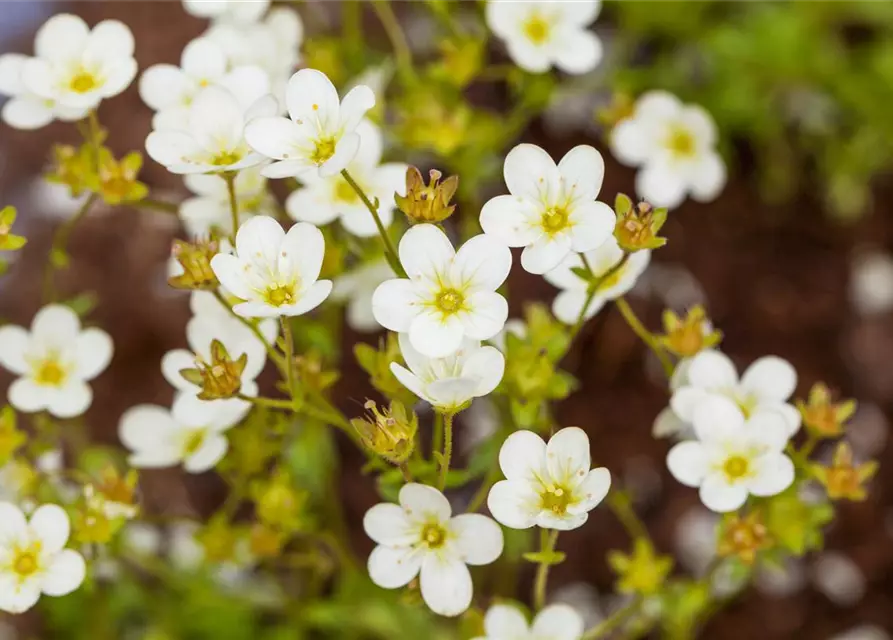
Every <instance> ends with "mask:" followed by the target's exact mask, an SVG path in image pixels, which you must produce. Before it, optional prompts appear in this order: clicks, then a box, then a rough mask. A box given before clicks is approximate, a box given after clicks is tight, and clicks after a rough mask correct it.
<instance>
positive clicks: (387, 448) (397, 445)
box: [350, 400, 419, 464]
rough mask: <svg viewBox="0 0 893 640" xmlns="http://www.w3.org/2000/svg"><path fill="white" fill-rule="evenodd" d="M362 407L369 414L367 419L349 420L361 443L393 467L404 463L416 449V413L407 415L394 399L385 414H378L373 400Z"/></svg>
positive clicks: (383, 412) (400, 404) (379, 412)
mask: <svg viewBox="0 0 893 640" xmlns="http://www.w3.org/2000/svg"><path fill="white" fill-rule="evenodd" d="M364 407H365V408H366V410H367V411H368V412H369V413H368V414H367V415H366V417H364V418H354V419H353V420H351V421H350V424H351V425H353V428H354V429H356V431H357V433H358V434H359V435H360V438H361V439H362V441H363V444H364V445H366V447H367V448H368V449H370V450H371V451H373V452H374V453H375V454H377V455H379V456H381V457H382V458H384V459H386V460H388V461H389V462H391V463H393V464H401V463H403V462H406V460H407V459H408V458H409V456H410V455H412V451H413V448H414V447H415V434H416V431H417V430H418V427H419V421H418V417H417V416H416V414H415V413H411V414H407V412H406V408H405V407H404V406H403V404H402V403H401V402H398V401H396V400H395V401H393V402H391V405H390V407H389V408H388V409H385V410H384V411H379V409H378V406H377V405H376V404H375V402H374V401H372V400H369V401H367V402H366V404H365V405H364Z"/></svg>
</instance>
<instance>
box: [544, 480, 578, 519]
mask: <svg viewBox="0 0 893 640" xmlns="http://www.w3.org/2000/svg"><path fill="white" fill-rule="evenodd" d="M572 495H573V494H572V492H571V491H570V490H569V489H567V487H562V486H561V485H551V484H550V485H547V486H546V487H544V490H543V491H542V493H540V509H543V510H544V511H551V512H552V513H554V514H555V515H556V516H563V515H564V514H565V513H567V507H568V505H570V504H571V498H572Z"/></svg>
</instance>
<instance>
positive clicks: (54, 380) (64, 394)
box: [0, 304, 112, 418]
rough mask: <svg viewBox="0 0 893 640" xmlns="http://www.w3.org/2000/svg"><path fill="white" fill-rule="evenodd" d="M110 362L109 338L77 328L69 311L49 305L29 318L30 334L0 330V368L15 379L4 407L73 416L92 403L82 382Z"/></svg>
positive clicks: (90, 393)
mask: <svg viewBox="0 0 893 640" xmlns="http://www.w3.org/2000/svg"><path fill="white" fill-rule="evenodd" d="M111 359H112V339H111V338H110V337H109V335H108V334H107V333H106V332H105V331H103V330H101V329H95V328H90V329H82V328H81V321H80V319H79V318H78V317H77V314H75V312H74V311H72V310H71V309H70V308H68V307H66V306H63V305H58V304H50V305H47V306H45V307H43V308H42V309H41V310H40V311H38V312H37V315H35V316H34V320H33V321H32V322H31V330H30V331H28V330H27V329H24V328H22V327H16V326H13V325H6V326H4V327H0V365H3V367H5V368H6V369H8V370H10V371H11V372H13V373H14V374H16V375H18V376H20V377H19V378H18V379H17V380H16V381H15V382H13V383H12V384H11V385H10V387H9V391H8V398H9V403H10V404H11V405H12V406H13V407H15V408H16V409H18V410H19V411H24V412H26V413H33V412H35V411H41V410H46V411H49V412H50V413H51V414H52V415H54V416H56V417H57V418H73V417H75V416H79V415H81V414H82V413H84V411H86V410H87V409H88V408H89V406H90V404H91V403H92V402H93V390H92V389H91V388H90V385H88V384H87V382H88V381H90V380H92V379H93V378H95V377H96V376H98V375H99V374H100V373H102V372H103V371H104V370H105V368H106V367H107V366H108V364H109V362H110V361H111Z"/></svg>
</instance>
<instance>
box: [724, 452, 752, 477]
mask: <svg viewBox="0 0 893 640" xmlns="http://www.w3.org/2000/svg"><path fill="white" fill-rule="evenodd" d="M722 471H723V473H725V474H726V478H728V480H729V481H730V482H732V481H734V480H740V479H741V478H743V477H744V476H746V475H747V474H748V472H749V471H750V462H749V461H748V460H747V458H745V457H744V456H730V457H729V458H727V459H726V461H725V462H724V463H723V465H722Z"/></svg>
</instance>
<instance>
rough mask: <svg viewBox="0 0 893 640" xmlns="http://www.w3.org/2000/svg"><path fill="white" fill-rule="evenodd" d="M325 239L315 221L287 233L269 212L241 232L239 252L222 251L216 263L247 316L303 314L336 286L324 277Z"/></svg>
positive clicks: (240, 311) (216, 269)
mask: <svg viewBox="0 0 893 640" xmlns="http://www.w3.org/2000/svg"><path fill="white" fill-rule="evenodd" d="M325 248H326V247H325V240H324V239H323V235H322V232H321V231H320V230H319V229H317V228H316V227H314V226H313V225H312V224H308V223H306V222H299V223H297V224H295V225H293V226H292V228H291V229H289V230H288V233H286V232H285V231H284V230H283V229H282V227H281V226H280V225H279V223H278V222H276V220H274V219H273V218H270V217H267V216H257V217H255V218H252V219H251V220H249V221H248V222H246V223H245V224H243V225H242V226H241V227H240V228H239V232H238V233H237V234H236V254H235V255H227V254H222V253H218V254H217V255H216V256H214V257H213V258H212V259H211V268H212V269H213V270H214V273H215V275H216V276H217V278H218V279H219V280H220V283H221V284H222V285H223V286H224V287H226V288H227V289H228V290H229V291H230V292H231V293H232V294H233V295H234V296H236V297H237V298H240V299H242V300H244V301H245V302H240V303H239V304H237V305H235V306H234V307H233V311H235V312H236V313H237V314H239V315H240V316H243V317H246V318H272V317H279V316H299V315H302V314H304V313H307V312H308V311H311V310H312V309H315V308H316V307H318V306H319V305H320V304H322V302H323V300H325V299H326V298H327V297H329V294H330V293H331V292H332V281H331V280H319V279H318V278H319V271H320V269H321V268H322V261H323V254H324V253H325Z"/></svg>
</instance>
